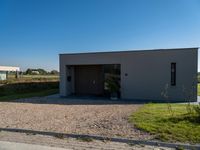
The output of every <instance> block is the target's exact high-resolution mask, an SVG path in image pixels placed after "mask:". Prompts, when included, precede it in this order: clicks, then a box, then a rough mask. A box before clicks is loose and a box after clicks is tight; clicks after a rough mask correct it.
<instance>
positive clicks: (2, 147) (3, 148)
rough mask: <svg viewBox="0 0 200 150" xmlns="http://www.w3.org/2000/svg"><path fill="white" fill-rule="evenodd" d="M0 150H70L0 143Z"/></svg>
mask: <svg viewBox="0 0 200 150" xmlns="http://www.w3.org/2000/svg"><path fill="white" fill-rule="evenodd" d="M0 150H72V149H63V148H55V147H48V146H40V145H33V144H24V143H15V142H4V141H0Z"/></svg>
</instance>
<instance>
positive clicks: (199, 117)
mask: <svg viewBox="0 0 200 150" xmlns="http://www.w3.org/2000/svg"><path fill="white" fill-rule="evenodd" d="M194 110H195V112H196V114H197V118H198V120H199V121H200V104H199V105H197V106H194Z"/></svg>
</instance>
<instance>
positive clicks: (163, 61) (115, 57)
mask: <svg viewBox="0 0 200 150" xmlns="http://www.w3.org/2000/svg"><path fill="white" fill-rule="evenodd" d="M197 53H198V48H185V49H168V50H146V51H125V52H99V53H82V54H61V55H60V95H61V96H68V95H70V94H71V93H72V92H73V79H72V82H68V81H67V76H68V75H71V74H73V69H68V67H67V66H70V65H93V64H121V98H122V99H136V100H149V101H163V102H164V101H167V100H166V98H164V97H163V96H162V95H161V93H162V92H163V91H164V89H165V87H166V85H168V86H169V88H168V89H167V93H168V94H167V95H168V100H170V101H186V100H187V98H188V97H189V96H190V97H191V99H190V100H192V101H196V100H197V60H198V59H197V55H198V54H197ZM172 62H175V63H176V68H177V69H176V86H171V63H172ZM125 74H127V76H126V75H125ZM184 89H185V90H184ZM191 92H192V94H190V93H191Z"/></svg>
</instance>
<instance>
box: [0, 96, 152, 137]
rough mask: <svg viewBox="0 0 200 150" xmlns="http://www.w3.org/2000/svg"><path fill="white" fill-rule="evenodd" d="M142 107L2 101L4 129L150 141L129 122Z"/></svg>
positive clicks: (56, 100) (101, 102) (94, 102)
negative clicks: (131, 116) (130, 117)
mask: <svg viewBox="0 0 200 150" xmlns="http://www.w3.org/2000/svg"><path fill="white" fill-rule="evenodd" d="M63 102H64V103H63ZM53 103H54V104H53ZM140 106H141V104H124V103H116V102H112V101H105V100H86V99H84V100H79V99H60V98H56V97H52V98H51V97H44V98H30V99H22V100H18V101H15V102H0V120H1V121H0V128H19V129H31V130H37V131H51V132H61V133H68V134H90V135H100V136H108V137H127V138H134V139H149V138H151V136H149V135H148V134H146V133H144V132H141V131H139V130H137V129H135V128H134V127H133V125H132V124H129V123H128V117H129V115H130V114H131V113H132V112H135V111H136V110H137V109H138V108H139V107H140Z"/></svg>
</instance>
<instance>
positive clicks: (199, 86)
mask: <svg viewBox="0 0 200 150" xmlns="http://www.w3.org/2000/svg"><path fill="white" fill-rule="evenodd" d="M197 88H198V90H197V91H198V92H197V94H198V96H200V84H199V83H198V87H197Z"/></svg>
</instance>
